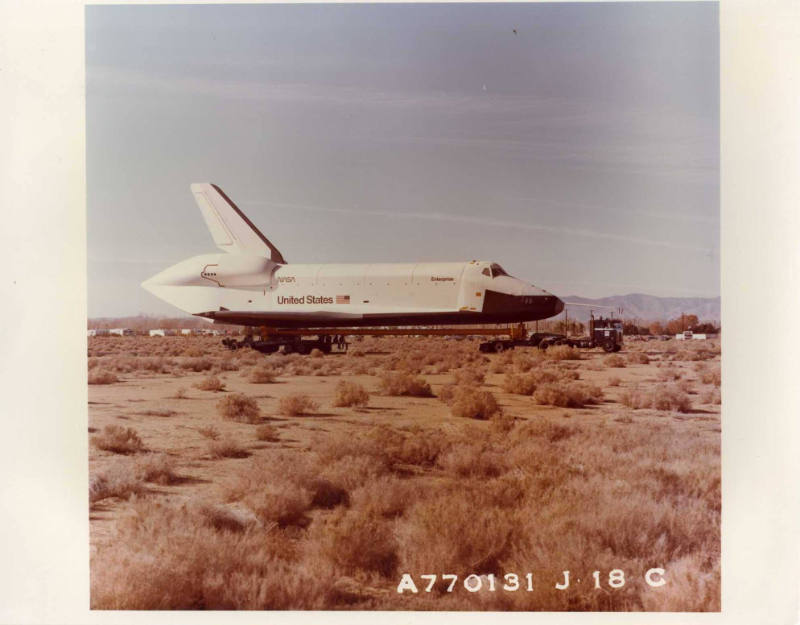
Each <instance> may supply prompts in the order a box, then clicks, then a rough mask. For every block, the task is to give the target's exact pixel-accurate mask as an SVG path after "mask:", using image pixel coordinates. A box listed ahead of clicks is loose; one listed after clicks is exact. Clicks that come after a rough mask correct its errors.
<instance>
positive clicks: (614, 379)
mask: <svg viewBox="0 0 800 625" xmlns="http://www.w3.org/2000/svg"><path fill="white" fill-rule="evenodd" d="M621 382H622V379H621V378H620V377H619V376H617V375H612V376H611V377H610V378H608V385H609V386H619V385H620V383H621Z"/></svg>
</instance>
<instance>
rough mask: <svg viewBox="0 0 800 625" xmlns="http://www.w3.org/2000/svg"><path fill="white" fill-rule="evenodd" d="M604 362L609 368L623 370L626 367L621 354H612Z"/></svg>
mask: <svg viewBox="0 0 800 625" xmlns="http://www.w3.org/2000/svg"><path fill="white" fill-rule="evenodd" d="M603 362H604V363H605V365H606V366H607V367H615V368H618V369H621V368H622V367H624V366H625V359H624V358H623V357H622V356H620V355H619V354H611V355H610V356H606V357H605V359H604V360H603Z"/></svg>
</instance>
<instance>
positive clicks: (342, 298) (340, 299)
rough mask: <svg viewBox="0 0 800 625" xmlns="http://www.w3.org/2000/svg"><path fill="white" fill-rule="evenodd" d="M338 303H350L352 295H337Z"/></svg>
mask: <svg viewBox="0 0 800 625" xmlns="http://www.w3.org/2000/svg"><path fill="white" fill-rule="evenodd" d="M336 303H337V304H349V303H350V296H349V295H337V296H336Z"/></svg>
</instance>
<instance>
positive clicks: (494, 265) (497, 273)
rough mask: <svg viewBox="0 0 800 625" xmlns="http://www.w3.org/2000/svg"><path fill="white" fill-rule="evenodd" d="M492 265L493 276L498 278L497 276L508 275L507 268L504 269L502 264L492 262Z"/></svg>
mask: <svg viewBox="0 0 800 625" xmlns="http://www.w3.org/2000/svg"><path fill="white" fill-rule="evenodd" d="M490 267H491V269H492V278H496V277H497V276H507V275H508V273H507V272H506V270H505V269H503V268H502V267H501V266H500V265H498V264H497V263H492V264H491V265H490Z"/></svg>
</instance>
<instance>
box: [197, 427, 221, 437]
mask: <svg viewBox="0 0 800 625" xmlns="http://www.w3.org/2000/svg"><path fill="white" fill-rule="evenodd" d="M197 431H198V432H199V433H200V434H201V435H202V436H203V437H205V438H210V439H211V440H217V439H218V438H219V430H218V429H217V428H215V427H214V426H209V427H202V428H197Z"/></svg>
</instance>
